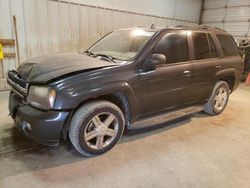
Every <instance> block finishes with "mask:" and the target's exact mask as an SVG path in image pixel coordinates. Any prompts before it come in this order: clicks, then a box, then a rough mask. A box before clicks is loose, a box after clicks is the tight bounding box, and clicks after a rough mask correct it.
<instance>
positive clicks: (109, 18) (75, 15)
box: [0, 0, 201, 90]
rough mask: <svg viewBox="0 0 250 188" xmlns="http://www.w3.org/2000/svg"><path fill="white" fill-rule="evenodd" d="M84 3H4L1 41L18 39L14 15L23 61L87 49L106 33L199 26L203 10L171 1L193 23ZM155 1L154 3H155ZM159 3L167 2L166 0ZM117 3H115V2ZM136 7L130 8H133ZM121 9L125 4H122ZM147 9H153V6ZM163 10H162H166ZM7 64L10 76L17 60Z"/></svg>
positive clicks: (1, 0) (1, 6)
mask: <svg viewBox="0 0 250 188" xmlns="http://www.w3.org/2000/svg"><path fill="white" fill-rule="evenodd" d="M106 1H108V0H106ZM144 1H145V0H144ZM168 1H169V0H168ZM83 2H84V1H82V0H71V1H63V0H0V20H1V24H0V38H12V39H14V29H13V20H12V16H13V15H15V16H16V19H17V31H18V42H19V50H20V60H21V62H22V61H23V60H25V59H27V58H30V57H34V56H40V55H45V54H51V53H56V52H70V51H79V50H83V49H86V48H87V47H89V46H90V45H91V44H92V43H93V42H94V41H96V40H97V39H99V38H100V37H102V36H103V35H105V34H106V33H108V32H110V31H112V30H114V29H118V28H126V27H132V26H142V25H144V26H149V25H151V24H152V23H154V24H155V25H157V26H167V25H177V24H187V25H188V24H195V22H197V20H198V17H197V16H196V15H198V14H197V13H199V11H200V10H199V9H197V6H198V5H199V3H200V2H201V1H200V0H187V2H185V4H184V5H183V4H181V2H182V1H178V0H174V1H171V0H170V1H169V3H170V2H171V3H172V5H173V7H172V8H171V7H168V8H166V10H167V9H170V10H171V11H173V9H174V11H173V17H174V18H176V17H178V18H185V15H184V14H188V12H190V16H187V15H186V18H187V19H193V21H185V20H181V19H173V18H167V17H162V16H157V15H149V14H146V13H145V14H142V13H136V12H131V11H127V10H126V11H125V10H118V9H114V8H103V7H100V6H94V5H93V2H94V1H90V2H89V3H88V4H87V3H83ZM98 2H99V4H101V3H103V4H104V5H105V1H100V0H98ZM112 2H113V1H112ZM117 2H118V1H117ZM120 2H122V1H120ZM130 2H132V0H130ZM152 2H153V3H154V1H152ZM159 2H164V0H161V1H159ZM192 2H196V3H194V4H193V5H194V6H195V9H197V10H196V11H197V13H195V14H194V10H191V8H192V4H190V3H192ZM165 3H166V2H165ZM197 3H198V4H197ZM109 4H110V3H109ZM113 4H115V3H114V2H113ZM123 4H124V3H123ZM137 4H138V3H137ZM155 4H157V2H155ZM132 5H133V4H131V5H130V6H131V7H133V6H132ZM165 5H166V4H165ZM185 5H186V6H185ZM119 6H122V5H120V4H119ZM119 6H118V7H119ZM128 6H129V4H128V3H127V7H128ZM142 6H144V7H145V6H150V4H148V5H145V4H144V5H143V4H142ZM114 7H115V6H114ZM147 8H148V9H149V10H151V9H150V7H147ZM159 8H160V9H161V11H162V9H163V8H162V7H159ZM131 10H134V9H131ZM163 10H164V9H163ZM184 10H185V11H184ZM142 11H143V9H141V11H140V10H139V9H138V12H142ZM194 17H195V18H194ZM4 51H5V52H15V49H14V48H11V47H5V48H4ZM3 64H4V72H5V73H6V72H7V71H8V70H9V69H13V68H15V67H16V66H17V61H16V60H15V59H4V61H3ZM0 72H1V71H0ZM0 76H1V75H0ZM5 87H6V83H5V79H1V78H0V90H1V89H3V88H5Z"/></svg>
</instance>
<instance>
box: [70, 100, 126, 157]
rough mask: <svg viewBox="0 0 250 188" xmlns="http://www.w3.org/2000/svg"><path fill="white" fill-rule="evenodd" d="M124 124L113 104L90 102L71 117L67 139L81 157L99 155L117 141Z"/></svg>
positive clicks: (120, 113) (121, 115) (121, 116)
mask: <svg viewBox="0 0 250 188" xmlns="http://www.w3.org/2000/svg"><path fill="white" fill-rule="evenodd" d="M124 122H125V121H124V115H123V113H122V111H121V110H120V108H119V107H117V106H116V105H115V104H113V103H111V102H108V101H94V102H90V103H87V104H85V105H83V106H82V107H80V108H79V109H78V110H77V111H76V113H75V114H74V116H73V117H72V120H71V123H70V128H69V138H70V140H71V142H72V144H73V146H74V147H75V148H76V150H77V151H78V152H80V153H81V154H82V155H84V156H94V155H100V154H103V153H105V152H107V151H108V150H110V149H111V148H112V147H113V146H114V145H115V144H116V143H117V142H118V141H119V139H120V137H121V135H122V133H123V131H124V124H125V123H124Z"/></svg>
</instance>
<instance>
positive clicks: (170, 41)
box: [153, 33, 189, 63]
mask: <svg viewBox="0 0 250 188" xmlns="http://www.w3.org/2000/svg"><path fill="white" fill-rule="evenodd" d="M153 53H158V54H164V55H165V56H166V59H167V63H176V62H183V61H188V59H189V52H188V42H187V36H186V34H180V33H168V34H166V35H165V36H163V37H162V39H161V40H160V41H159V42H158V43H157V44H156V46H155V48H154V50H153Z"/></svg>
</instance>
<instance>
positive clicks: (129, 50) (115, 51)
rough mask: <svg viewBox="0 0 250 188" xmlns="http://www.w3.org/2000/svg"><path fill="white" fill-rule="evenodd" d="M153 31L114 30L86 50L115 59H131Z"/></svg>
mask: <svg viewBox="0 0 250 188" xmlns="http://www.w3.org/2000/svg"><path fill="white" fill-rule="evenodd" d="M154 33H155V32H152V31H144V30H142V29H134V30H120V31H114V32H112V33H110V34H108V35H107V36H105V37H104V38H102V39H101V40H100V41H98V42H97V43H96V44H94V45H93V46H92V47H91V48H90V49H88V51H89V52H91V53H92V54H102V55H107V56H110V57H112V58H115V59H120V60H125V61H126V60H131V59H132V58H133V57H135V55H136V54H137V53H138V52H139V51H140V49H142V48H143V47H144V45H145V44H146V43H147V42H148V40H149V39H150V38H151V37H152V35H153V34H154Z"/></svg>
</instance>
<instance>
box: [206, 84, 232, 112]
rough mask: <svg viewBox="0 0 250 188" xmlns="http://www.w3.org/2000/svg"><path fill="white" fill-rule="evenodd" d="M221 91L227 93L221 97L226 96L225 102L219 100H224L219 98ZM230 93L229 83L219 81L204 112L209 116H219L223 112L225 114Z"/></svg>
mask: <svg viewBox="0 0 250 188" xmlns="http://www.w3.org/2000/svg"><path fill="white" fill-rule="evenodd" d="M221 91H224V92H225V93H224V94H223V95H222V94H221V96H224V95H225V98H224V99H223V100H222V99H219V98H222V97H219V92H221ZM229 92H230V90H229V86H228V84H227V82H225V81H218V82H217V83H216V85H215V86H214V89H213V93H212V95H211V96H210V98H209V100H208V102H207V104H206V105H205V107H204V112H206V113H207V114H209V115H218V114H220V113H221V112H223V111H224V109H225V108H226V106H227V103H228V99H229ZM218 100H220V101H221V106H219V105H218V103H219V102H218Z"/></svg>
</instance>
